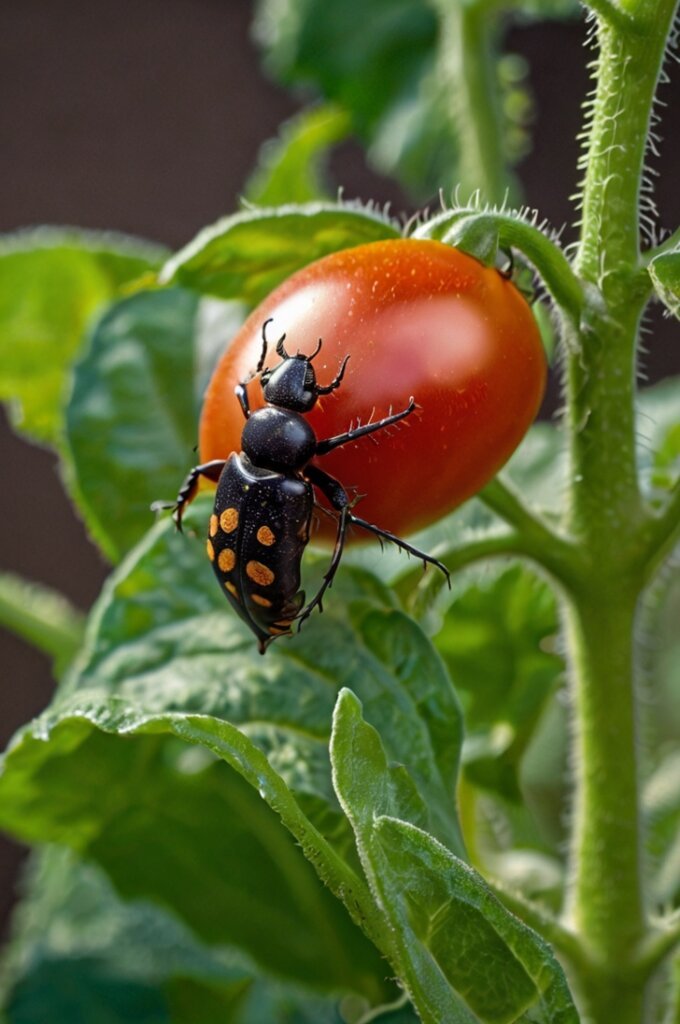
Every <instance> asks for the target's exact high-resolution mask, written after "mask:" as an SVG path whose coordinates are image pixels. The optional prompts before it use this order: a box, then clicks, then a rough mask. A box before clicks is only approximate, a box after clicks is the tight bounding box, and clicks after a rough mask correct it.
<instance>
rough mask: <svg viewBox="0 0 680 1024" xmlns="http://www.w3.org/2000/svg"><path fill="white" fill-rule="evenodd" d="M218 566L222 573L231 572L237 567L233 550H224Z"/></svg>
mask: <svg viewBox="0 0 680 1024" xmlns="http://www.w3.org/2000/svg"><path fill="white" fill-rule="evenodd" d="M217 564H218V565H219V567H220V569H221V570H222V572H230V571H231V570H232V569H233V568H234V566H235V565H236V555H235V554H234V552H233V551H232V550H231V548H222V550H221V551H220V553H219V555H218V556H217Z"/></svg>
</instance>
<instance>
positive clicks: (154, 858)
mask: <svg viewBox="0 0 680 1024" xmlns="http://www.w3.org/2000/svg"><path fill="white" fill-rule="evenodd" d="M192 516H193V523H197V522H201V524H203V523H204V520H205V518H207V504H206V503H205V502H197V503H196V504H195V505H194V506H193V508H192V510H191V515H190V516H189V518H188V521H187V527H188V529H189V530H191V528H192ZM327 560H328V556H327V555H326V556H324V558H323V559H322V560H321V561H320V562H318V564H317V563H315V564H314V565H313V566H312V575H316V578H317V579H318V576H319V574H320V572H322V571H323V570H324V569H325V567H326V565H327ZM342 577H343V578H342V580H341V579H340V578H338V580H337V583H336V586H335V587H334V588H333V600H332V601H329V602H328V606H329V607H328V610H327V611H326V612H325V613H324V615H323V616H315V617H314V619H313V620H312V621H310V622H309V623H307V624H306V627H305V630H304V631H303V632H302V633H301V634H300V635H299V636H297V637H295V639H294V640H291V641H289V642H285V641H280V642H279V643H278V644H276V645H274V647H273V648H272V649H271V650H270V652H268V654H267V656H266V658H261V657H260V656H259V655H258V654H257V653H256V647H255V644H254V641H253V638H252V636H251V635H250V633H249V632H248V631H247V630H246V628H245V627H244V626H243V625H242V624H241V623H240V620H238V619H237V618H236V617H235V616H234V615H233V614H232V613H231V612H230V610H229V608H228V606H227V604H226V602H225V601H224V599H223V598H222V596H221V594H220V592H219V588H218V587H217V586H216V584H215V580H214V578H213V575H212V572H211V570H210V566H209V564H208V562H207V560H206V558H205V555H204V548H203V542H202V541H196V540H193V539H192V538H191V537H190V536H184V537H183V536H178V535H176V534H175V532H174V529H173V528H172V526H171V524H169V523H167V522H164V523H162V524H160V525H159V526H158V527H157V528H156V529H154V530H153V531H152V532H151V534H150V535H149V537H147V538H146V539H145V541H144V542H143V543H142V544H141V545H140V547H139V548H138V549H137V550H136V551H135V552H133V553H132V555H131V556H130V557H129V558H128V559H127V560H126V561H125V562H124V563H123V564H122V566H121V567H120V569H119V570H118V571H117V572H116V573H115V574H114V576H113V577H112V578H111V580H110V582H109V583H108V584H107V587H106V588H105V592H104V594H103V596H102V599H101V601H100V602H99V605H98V607H97V608H96V610H95V612H94V614H93V617H92V620H91V623H90V629H89V635H88V639H87V642H86V647H85V650H84V652H83V655H82V657H81V659H80V663H79V666H78V669H77V671H74V672H73V674H72V676H71V678H70V680H69V685H67V686H66V687H64V689H63V691H62V694H61V696H60V698H59V700H58V701H57V702H56V703H55V705H54V706H53V707H52V708H51V709H50V710H49V711H48V712H47V713H46V714H45V715H44V716H43V717H41V718H40V719H39V720H37V721H36V723H34V724H33V725H32V726H31V727H29V728H28V729H27V730H26V731H24V732H23V733H22V734H20V735H19V736H18V737H17V740H16V742H15V744H14V745H13V747H12V749H11V750H10V752H9V753H8V755H7V759H6V762H5V765H4V772H3V774H2V776H1V777H0V824H1V825H2V826H3V827H5V828H7V829H9V830H10V831H12V832H14V833H15V834H17V835H21V836H22V837H23V838H25V839H27V840H29V841H40V842H43V841H55V842H60V843H66V844H69V845H71V846H73V847H74V848H75V849H77V850H78V851H79V852H80V853H81V854H82V855H84V856H86V857H88V858H89V859H94V860H96V861H97V862H98V863H99V864H101V865H102V866H103V867H104V868H105V869H106V870H107V872H108V874H109V875H110V876H111V878H112V879H113V881H114V883H115V885H116V887H117V888H118V889H119V891H120V892H122V893H123V895H125V896H126V897H142V896H145V897H151V898H153V899H154V900H156V901H158V902H160V903H162V904H164V905H166V906H169V907H171V908H172V909H173V911H174V912H176V913H178V914H179V915H180V916H181V917H182V918H183V919H184V920H186V921H187V922H188V923H189V924H190V925H191V926H192V927H193V928H194V930H195V931H196V932H197V934H198V935H199V936H200V937H201V938H202V940H203V941H205V942H208V943H210V944H215V943H220V944H221V943H225V942H226V943H232V944H236V945H238V946H239V947H240V948H243V949H246V950H247V951H248V952H249V953H250V954H251V955H252V956H254V957H255V958H256V959H257V960H258V961H259V962H260V963H262V964H263V965H265V966H266V967H268V968H270V969H272V970H275V971H277V972H279V973H280V974H282V975H285V976H287V977H291V978H295V979H298V980H304V981H306V982H310V981H314V983H315V984H318V985H320V986H322V987H324V988H325V989H327V990H328V989H331V988H332V989H349V990H354V991H358V992H361V993H363V994H364V995H365V996H367V997H368V998H369V999H371V1000H372V1001H376V1000H380V1001H382V1000H385V998H386V996H389V993H390V989H389V987H387V986H386V985H385V983H384V982H383V980H382V979H383V978H384V968H383V967H382V966H381V963H380V961H379V959H378V957H377V954H375V953H374V951H373V950H372V948H371V946H370V945H369V944H368V943H367V942H366V941H365V940H364V939H363V938H362V937H361V935H360V934H359V933H358V932H357V931H356V929H355V928H354V926H353V925H352V924H351V922H350V920H349V919H348V917H347V915H346V913H345V911H344V910H343V909H342V907H341V906H340V904H339V903H337V902H336V901H335V900H334V899H333V897H332V896H331V894H330V893H329V891H328V888H325V887H323V886H321V885H320V884H319V882H318V880H317V877H316V875H315V874H314V871H313V870H312V868H311V866H310V865H309V864H308V863H307V862H306V861H305V860H304V858H303V857H302V854H301V852H300V850H299V849H298V848H297V847H296V845H295V844H294V842H293V840H292V839H291V838H290V836H289V834H288V832H287V831H286V829H288V831H290V832H292V833H293V835H294V837H295V839H296V841H297V842H298V843H299V844H300V846H301V847H302V849H303V851H304V852H305V853H306V854H307V856H308V857H309V859H310V860H312V862H313V863H314V866H315V868H316V869H317V871H318V873H319V874H320V875H321V877H322V878H323V879H324V880H325V881H326V883H327V885H328V886H329V887H330V888H331V890H332V891H333V892H335V893H336V894H341V895H342V896H343V898H344V899H345V900H346V902H347V904H348V906H349V908H350V911H351V912H352V913H354V914H355V915H356V914H357V913H359V911H358V910H357V907H359V908H360V913H361V916H362V918H363V923H364V927H365V928H366V930H367V931H368V933H369V934H371V935H372V936H373V937H374V940H375V941H377V942H378V944H380V943H381V942H382V941H383V939H382V938H381V935H380V922H379V920H378V919H377V918H375V910H374V908H372V905H371V903H370V900H369V897H368V894H367V893H366V894H365V895H364V896H362V895H361V893H362V891H364V889H365V886H364V884H363V882H362V881H361V879H360V874H357V871H358V870H359V866H358V862H357V860H356V853H355V852H354V849H353V844H352V840H351V831H350V830H349V826H348V823H347V822H346V821H345V820H344V818H343V817H342V815H341V813H340V808H339V807H338V805H337V802H336V800H335V797H334V795H333V791H332V786H331V780H330V765H329V761H328V752H327V743H328V736H329V731H330V718H331V711H332V707H333V703H334V698H335V694H336V691H337V687H338V686H339V685H350V684H351V685H354V686H355V688H356V689H357V690H358V692H360V693H361V695H362V697H363V699H364V700H365V702H366V706H367V708H368V709H369V710H370V715H371V720H372V721H374V722H375V723H376V725H377V726H378V727H379V728H381V730H382V731H383V733H384V735H385V737H386V742H387V743H388V744H389V747H390V750H391V751H392V752H393V754H392V756H393V757H394V758H395V760H397V759H398V760H399V761H401V763H402V764H403V765H404V766H405V768H404V770H403V772H402V776H403V778H404V780H405V781H404V786H405V788H406V790H408V791H409V792H410V793H411V794H412V793H413V788H414V787H413V782H412V780H413V779H417V780H418V785H419V786H421V787H422V793H423V796H424V800H425V803H424V804H423V806H422V821H423V824H426V825H427V827H428V828H429V829H431V830H433V831H435V832H436V833H437V834H438V835H440V836H441V837H442V838H443V839H444V840H445V841H448V842H449V843H450V844H452V845H455V843H457V842H459V833H458V826H457V821H456V816H455V806H454V792H455V774H456V764H457V750H456V744H455V737H456V736H457V735H459V733H460V712H459V708H458V705H457V703H456V700H455V696H454V694H453V690H452V688H451V685H450V682H449V680H448V678H447V676H446V673H445V672H444V670H443V666H442V664H441V662H440V660H439V659H438V657H437V655H436V653H435V652H434V650H433V649H432V647H431V645H430V644H429V642H428V641H427V640H426V638H425V637H424V636H423V634H422V633H421V631H420V630H419V629H418V627H417V626H415V624H413V623H411V622H410V621H409V620H408V619H407V618H406V617H405V616H404V615H403V614H402V613H401V612H399V611H398V610H397V609H396V608H394V607H392V606H391V605H390V598H389V594H388V592H387V591H385V589H384V588H383V587H382V585H381V584H380V583H379V581H378V580H377V579H376V578H374V577H373V576H371V575H370V574H367V573H365V572H362V571H361V570H358V569H351V568H350V567H349V566H348V567H347V568H346V569H345V568H344V567H343V572H342ZM237 727H240V730H241V731H239V728H237ZM451 737H453V738H454V744H453V745H451V743H450V738H451ZM175 738H178V739H180V740H182V741H183V742H182V743H181V744H178V743H177V742H176V741H175ZM187 745H188V746H187ZM265 755H266V756H265ZM225 761H226V762H227V764H225V763H224V762H225ZM227 765H228V766H229V767H227ZM232 769H235V770H232ZM409 780H410V781H409ZM262 798H264V799H262ZM279 818H280V819H281V821H282V822H283V824H284V825H285V828H282V826H281V823H280V821H279ZM133 851H134V852H133ZM367 901H368V902H367ZM311 934H313V935H314V936H315V941H314V942H313V943H310V942H309V935H311ZM392 998H393V996H392Z"/></svg>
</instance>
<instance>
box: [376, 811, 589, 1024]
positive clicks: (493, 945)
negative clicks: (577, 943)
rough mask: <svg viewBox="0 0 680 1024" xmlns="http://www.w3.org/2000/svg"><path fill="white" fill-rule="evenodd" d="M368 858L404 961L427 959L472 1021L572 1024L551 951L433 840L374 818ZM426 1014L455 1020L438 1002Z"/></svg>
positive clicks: (570, 1007)
mask: <svg viewBox="0 0 680 1024" xmlns="http://www.w3.org/2000/svg"><path fill="white" fill-rule="evenodd" d="M370 857H371V867H372V873H373V878H374V881H375V885H376V888H377V889H378V891H379V893H380V895H381V896H382V901H383V906H384V907H385V908H387V913H388V915H389V917H390V919H391V921H392V923H393V926H394V927H395V929H398V930H399V933H400V936H401V937H402V941H403V945H404V951H405V954H406V955H408V956H411V955H414V957H417V958H418V960H421V961H422V960H424V959H427V960H428V961H429V963H430V967H431V969H432V970H433V972H435V971H436V972H437V974H438V975H439V977H440V978H441V979H442V980H445V983H447V984H448V985H450V986H451V988H452V989H454V990H455V991H456V992H458V993H459V995H460V996H462V997H463V999H464V1000H465V1002H466V1003H467V1005H468V1006H469V1007H470V1009H471V1010H473V1011H474V1014H475V1018H472V1019H478V1020H480V1021H483V1022H488V1024H511V1022H513V1021H526V1022H527V1024H528V1022H529V1021H531V1022H532V1024H578V1022H579V1016H578V1014H577V1012H576V1009H575V1007H574V1004H573V1001H572V999H571V995H570V993H569V989H568V987H567V983H566V981H565V978H564V974H563V973H562V969H561V967H560V966H559V964H558V962H557V960H556V959H555V957H554V955H553V953H552V951H551V950H550V948H549V946H548V945H547V944H546V943H545V942H544V941H543V940H542V939H541V938H540V937H539V936H538V935H536V934H535V932H532V931H531V929H529V928H527V927H526V926H525V925H523V924H522V923H521V922H520V921H519V920H518V919H517V918H516V917H514V915H512V914H510V913H509V912H508V911H507V910H506V909H505V907H503V906H502V904H501V903H499V902H498V900H497V899H496V897H495V896H494V895H493V894H492V893H491V892H490V891H489V889H488V888H487V887H486V885H485V883H484V881H483V879H482V878H481V877H480V876H479V875H478V874H477V873H476V872H474V871H473V870H472V869H471V868H469V867H468V866H467V865H466V864H464V863H463V862H462V861H460V860H459V859H458V858H456V857H455V856H454V855H453V854H452V853H450V852H449V851H448V850H446V849H445V848H444V847H443V846H441V844H439V843H438V842H437V841H436V840H435V839H433V838H432V836H429V835H427V834H426V833H425V832H422V831H421V830H420V829H418V828H416V827H415V826H413V825H410V824H408V823H406V822H404V821H398V820H397V819H395V818H390V817H380V818H378V819H377V820H376V821H375V826H374V834H373V840H372V842H371V844H370ZM441 988H442V986H440V991H441ZM432 995H433V996H434V995H435V993H434V992H432ZM419 1010H420V1012H421V1014H422V1009H421V1008H420V1007H419ZM431 1013H432V1016H431V1017H425V1016H424V1015H423V1020H424V1021H426V1020H428V1019H430V1020H432V1021H433V1022H434V1021H436V1022H437V1024H444V1022H445V1021H449V1020H451V1021H455V1020H456V1019H457V1018H456V1017H455V1016H453V1015H452V1014H451V1012H450V1011H448V1012H446V1011H445V1012H444V1013H442V1008H440V1007H439V1006H438V1005H437V1001H436V998H435V999H433V1000H432V1003H431Z"/></svg>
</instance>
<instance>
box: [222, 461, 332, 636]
mask: <svg viewBox="0 0 680 1024" xmlns="http://www.w3.org/2000/svg"><path fill="white" fill-rule="evenodd" d="M312 505H313V494H312V488H311V485H310V484H308V483H307V482H306V481H304V480H301V479H299V478H298V477H293V476H283V475H282V474H280V473H275V472H273V471H272V470H266V469H261V468H259V467H257V466H254V465H253V464H252V463H251V461H250V459H249V458H248V456H247V455H244V454H243V453H241V454H238V455H237V454H236V453H233V454H232V455H231V456H230V457H229V459H228V460H227V462H226V465H225V467H224V469H223V471H222V475H221V477H220V480H219V483H218V485H217V494H216V496H215V507H214V511H213V514H212V516H211V517H210V526H209V531H208V532H209V537H208V555H209V557H210V558H211V561H212V564H213V569H214V570H215V575H216V576H217V578H218V580H219V581H220V584H221V586H222V589H223V590H224V593H225V594H226V597H227V599H228V601H229V603H230V604H231V605H232V607H233V608H234V609H235V611H237V612H238V614H239V615H240V616H241V618H242V619H243V620H244V621H245V622H246V623H247V624H248V626H249V627H250V628H251V630H252V631H253V633H255V635H256V636H257V638H258V641H259V643H260V650H261V651H262V652H263V651H264V648H265V646H266V644H267V643H268V642H269V641H270V640H273V639H274V637H277V636H282V635H283V634H285V633H290V631H291V630H290V625H291V622H292V620H293V619H294V618H295V616H296V615H297V613H298V612H299V610H300V608H301V607H302V605H303V603H304V593H303V592H302V591H301V590H300V589H299V587H300V563H301V560H302V554H303V552H304V549H305V546H306V544H307V541H308V539H309V523H310V518H311V513H312Z"/></svg>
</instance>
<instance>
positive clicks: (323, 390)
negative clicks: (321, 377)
mask: <svg viewBox="0 0 680 1024" xmlns="http://www.w3.org/2000/svg"><path fill="white" fill-rule="evenodd" d="M314 355H316V352H315V353H314ZM309 359H310V362H311V360H312V359H313V356H310V357H309ZM348 362H349V356H345V358H344V359H343V361H342V364H341V366H340V369H339V370H338V372H337V375H336V376H335V377H334V378H333V380H332V381H331V382H330V384H325V385H324V386H323V387H322V386H321V384H317V386H316V393H317V395H330V393H331V391H335V389H336V388H339V387H340V383H341V381H342V378H343V377H344V376H345V370H346V369H347V363H348Z"/></svg>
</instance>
